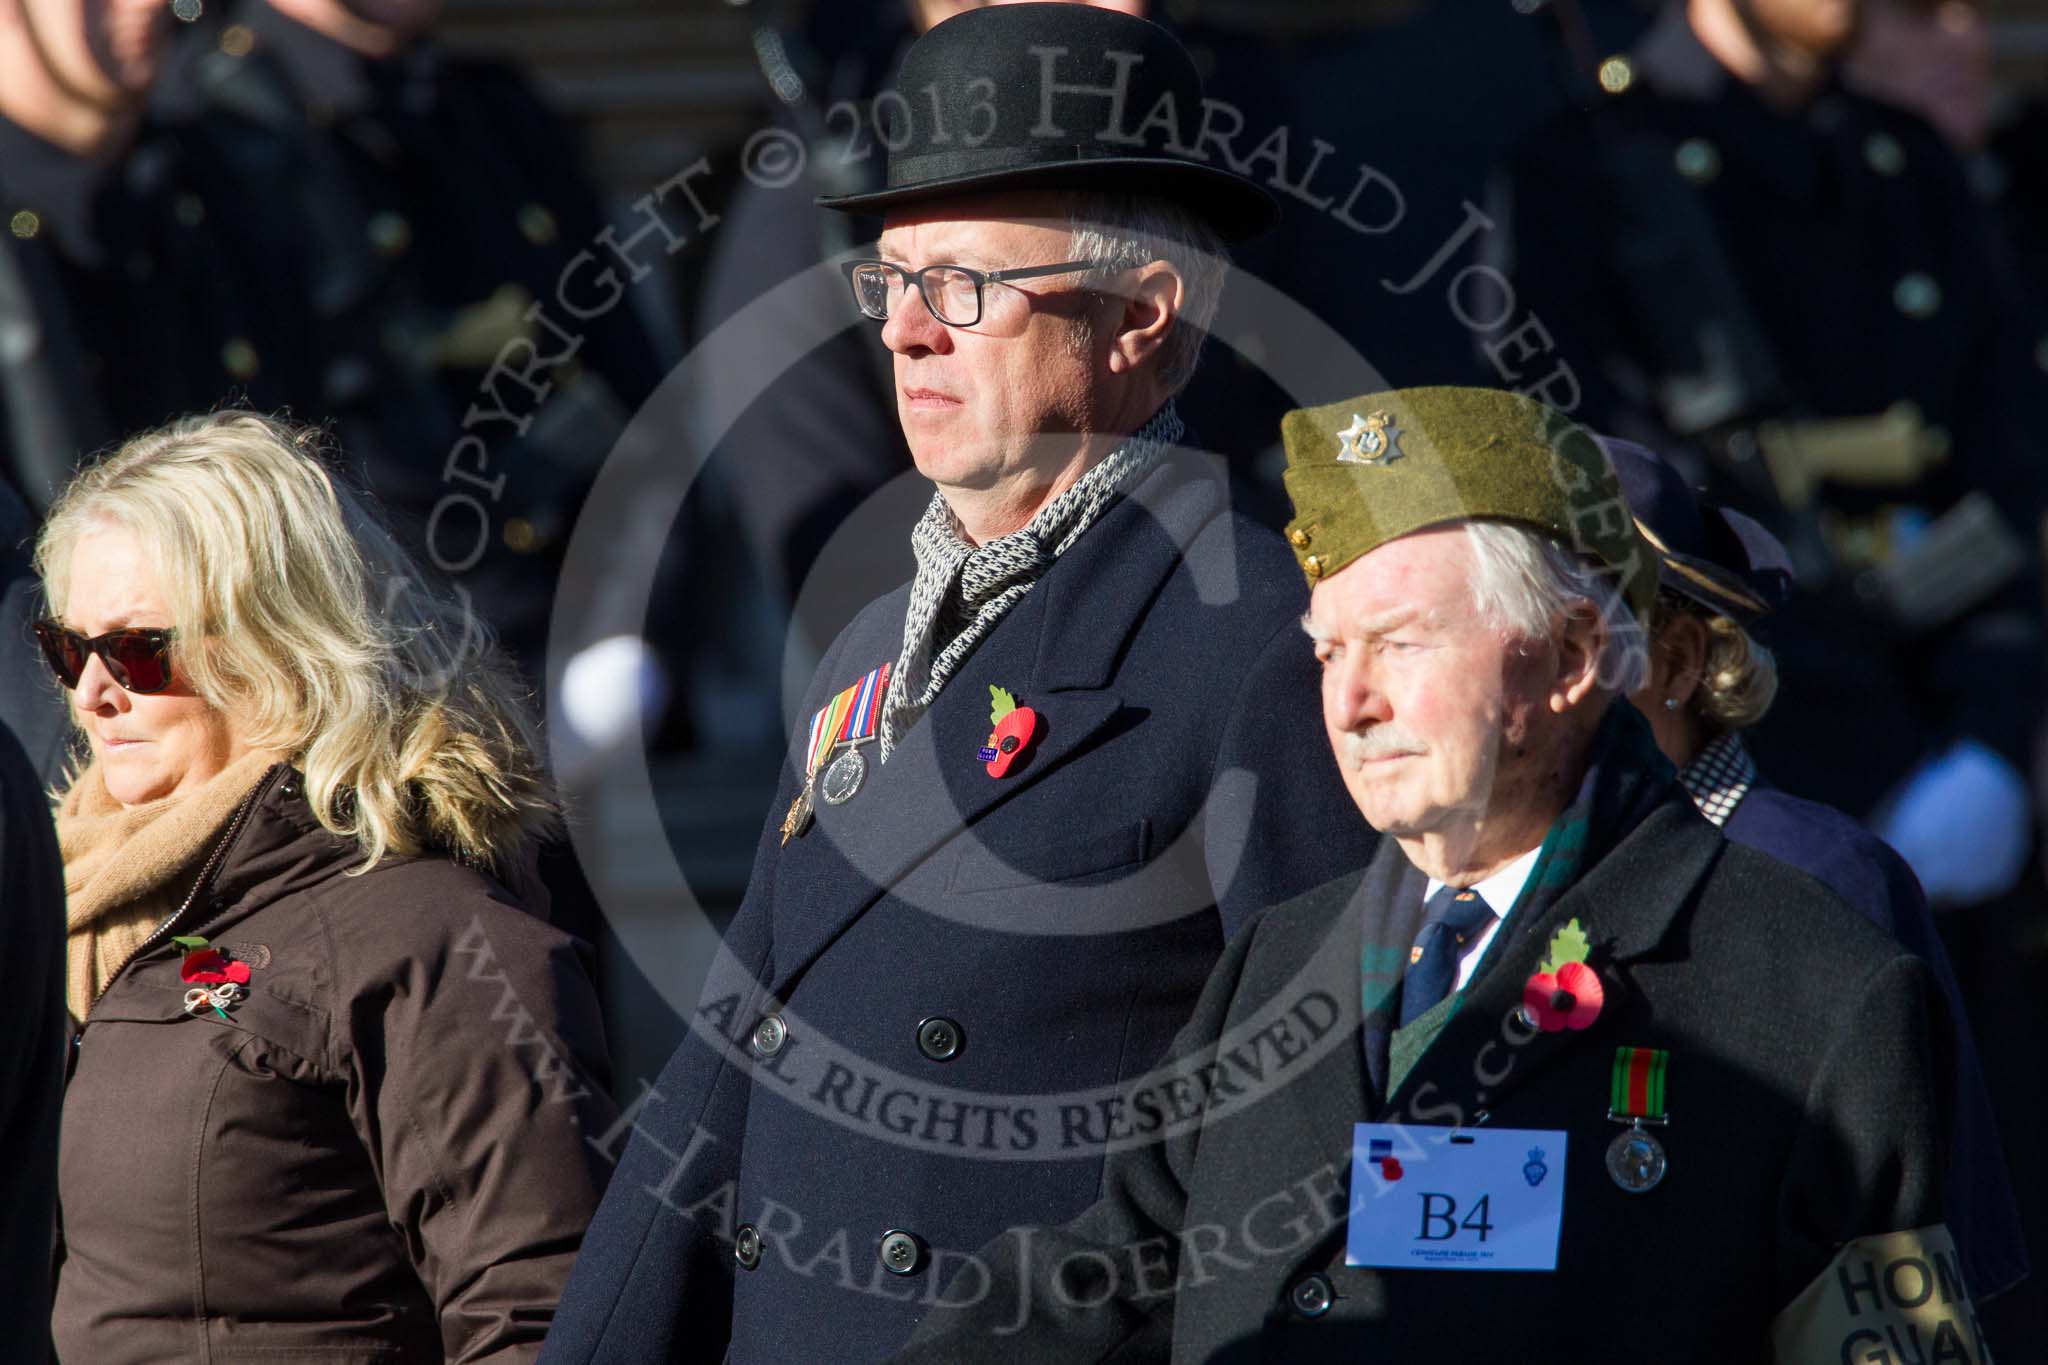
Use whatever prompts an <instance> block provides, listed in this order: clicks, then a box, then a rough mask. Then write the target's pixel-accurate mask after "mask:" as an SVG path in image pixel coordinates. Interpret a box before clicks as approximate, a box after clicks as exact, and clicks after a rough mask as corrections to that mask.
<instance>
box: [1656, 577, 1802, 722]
mask: <svg viewBox="0 0 2048 1365" xmlns="http://www.w3.org/2000/svg"><path fill="white" fill-rule="evenodd" d="M1681 612H1683V613H1685V614H1686V615H1688V616H1693V617H1696V618H1698V619H1699V621H1700V622H1701V623H1702V624H1704V625H1705V626H1706V628H1707V655H1706V661H1705V663H1704V664H1703V665H1702V666H1701V668H1700V685H1699V690H1698V691H1697V692H1695V693H1694V694H1693V699H1692V707H1693V709H1694V710H1696V711H1698V712H1699V713H1700V715H1701V717H1702V718H1703V719H1705V720H1706V721H1707V722H1708V723H1709V724H1710V725H1712V726H1714V727H1715V728H1716V729H1717V730H1721V731H1738V730H1747V729H1749V728H1750V727H1751V726H1753V725H1755V724H1756V723H1757V722H1758V721H1760V720H1762V719H1763V718H1764V715H1765V714H1766V713H1767V712H1768V711H1769V710H1770V709H1771V703H1772V702H1774V701H1776V700H1777V697H1778V661H1777V660H1776V659H1774V658H1772V657H1771V651H1769V650H1768V649H1765V648H1764V647H1763V646H1762V645H1760V644H1758V643H1757V642H1756V641H1755V640H1754V639H1753V638H1751V636H1750V633H1749V632H1748V631H1746V630H1744V629H1743V628H1742V624H1741V623H1740V622H1738V621H1736V620H1735V619H1734V618H1732V617H1728V616H1723V615H1721V614H1719V613H1718V612H1712V611H1708V610H1705V609H1704V608H1701V607H1696V606H1694V605H1692V604H1691V603H1689V602H1684V601H1679V600H1676V599H1674V598H1672V597H1670V596H1669V595H1667V594H1665V593H1661V592H1660V593H1658V594H1657V603H1656V606H1655V607H1654V608H1653V609H1652V610H1651V613H1650V619H1651V623H1652V624H1651V629H1650V637H1651V639H1652V640H1653V641H1654V640H1655V639H1656V638H1657V637H1658V636H1660V635H1662V634H1663V633H1664V627H1665V625H1666V624H1668V623H1669V622H1670V620H1671V618H1672V617H1674V616H1676V615H1678V614H1679V613H1681ZM1653 647H1654V646H1653Z"/></svg>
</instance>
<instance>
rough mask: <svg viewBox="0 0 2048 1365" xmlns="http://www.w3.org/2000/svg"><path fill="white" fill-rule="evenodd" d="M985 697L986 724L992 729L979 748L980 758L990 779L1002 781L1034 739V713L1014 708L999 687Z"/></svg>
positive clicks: (1012, 700)
mask: <svg viewBox="0 0 2048 1365" xmlns="http://www.w3.org/2000/svg"><path fill="white" fill-rule="evenodd" d="M988 694H989V709H988V723H989V724H990V725H992V726H994V727H995V728H994V729H993V730H990V731H989V735H988V743H986V744H984V745H982V746H981V751H980V758H981V761H982V762H983V763H985V764H987V765H988V775H989V776H990V777H1003V776H1005V775H1007V774H1008V773H1009V771H1010V765H1011V764H1013V763H1015V762H1016V761H1017V760H1018V759H1019V758H1021V757H1023V754H1024V751H1025V750H1026V749H1027V748H1029V747H1030V746H1031V741H1032V740H1034V739H1036V738H1037V737H1038V713H1037V712H1036V711H1034V710H1032V709H1031V708H1030V707H1028V706H1019V705H1017V698H1016V697H1015V696H1013V695H1012V694H1010V693H1009V692H1006V691H1004V690H1003V689H1002V688H1000V687H995V686H991V687H990V688H989V689H988Z"/></svg>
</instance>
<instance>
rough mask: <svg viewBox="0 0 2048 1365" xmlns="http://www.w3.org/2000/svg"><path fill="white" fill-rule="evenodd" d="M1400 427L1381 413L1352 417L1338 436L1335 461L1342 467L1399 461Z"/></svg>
mask: <svg viewBox="0 0 2048 1365" xmlns="http://www.w3.org/2000/svg"><path fill="white" fill-rule="evenodd" d="M1400 438H1401V432H1400V428H1398V427H1396V426H1395V425H1394V419H1393V418H1391V417H1389V416H1387V414H1386V413H1384V412H1376V413H1374V414H1373V415H1372V416H1370V417H1360V416H1359V415H1358V414H1357V413H1355V412H1354V413H1352V414H1351V425H1350V426H1348V427H1346V428H1344V430H1342V431H1340V432H1338V433H1337V443H1338V444H1337V459H1338V460H1339V461H1340V462H1342V463H1344V464H1388V463H1390V462H1392V461H1394V460H1398V459H1400V458H1401V445H1400Z"/></svg>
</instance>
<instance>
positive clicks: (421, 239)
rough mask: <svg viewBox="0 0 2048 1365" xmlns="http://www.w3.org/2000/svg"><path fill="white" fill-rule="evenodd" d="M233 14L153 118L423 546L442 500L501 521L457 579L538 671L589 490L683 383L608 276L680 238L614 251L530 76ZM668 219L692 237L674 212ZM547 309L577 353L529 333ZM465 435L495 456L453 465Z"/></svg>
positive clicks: (350, 440) (455, 519) (491, 522)
mask: <svg viewBox="0 0 2048 1365" xmlns="http://www.w3.org/2000/svg"><path fill="white" fill-rule="evenodd" d="M234 17H235V19H236V21H237V22H236V23H235V24H233V25H232V26H230V27H229V28H227V29H224V30H223V31H222V34H221V37H220V40H219V42H218V43H217V44H210V45H204V46H201V45H197V44H195V45H192V46H190V47H188V48H187V49H185V50H184V51H182V52H181V54H180V58H181V60H180V61H179V63H178V65H176V66H175V67H173V68H172V69H170V70H169V71H167V72H166V75H165V79H164V81H163V82H162V84H161V86H160V88H159V91H158V94H157V99H156V108H157V109H158V110H159V111H160V113H161V117H162V118H163V120H164V121H165V123H166V124H168V125H170V126H172V127H174V128H175V129H176V130H177V133H178V135H179V137H180V139H181V140H182V142H183V143H184V145H185V146H186V147H187V149H188V154H189V155H190V157H191V158H192V160H193V163H194V164H195V166H199V167H204V168H205V169H206V170H207V171H208V173H209V176H208V180H207V182H206V184H205V185H204V187H203V194H204V197H205V201H206V204H207V207H208V211H209V212H211V213H213V214H216V215H220V216H222V217H223V218H224V220H226V221H227V222H229V223H231V224H232V225H233V227H234V230H235V232H236V234H237V240H238V241H239V243H240V244H241V246H242V250H243V269H244V271H245V273H246V275H247V276H248V277H249V278H251V279H252V280H260V281H262V282H263V283H264V285H265V286H266V287H267V288H268V289H270V290H272V291H274V292H275V293H276V294H277V295H278V296H279V297H280V298H281V299H283V300H284V302H285V304H286V306H288V307H289V308H290V309H291V310H292V316H293V319H294V326H293V328H292V329H291V330H290V331H288V332H286V333H284V334H283V335H281V336H280V337H278V338H277V342H276V344H278V345H279V346H282V347H285V348H286V349H288V350H289V351H290V352H291V355H290V357H289V359H288V361H286V362H282V363H287V364H288V365H289V367H290V369H291V371H292V373H293V374H294V375H295V377H296V388H295V390H294V392H293V393H292V395H291V397H292V401H293V405H294V407H295V409H296V412H297V415H299V416H300V417H302V418H306V419H311V420H320V421H332V422H334V423H335V424H336V425H337V428H338V431H339V434H340V437H341V439H342V443H343V447H344V449H345V450H346V452H347V453H348V455H349V457H350V458H351V459H352V460H354V461H356V462H357V463H359V464H360V465H361V466H362V467H363V468H364V469H365V471H366V473H367V474H368V476H369V482H370V485H371V488H372V490H373V491H374V492H375V493H376V494H377V495H378V497H379V498H380V499H381V500H382V501H383V502H384V503H385V504H386V505H387V506H388V507H390V508H392V509H393V510H394V512H395V513H396V519H397V520H398V522H399V523H400V529H401V530H402V531H404V532H406V533H408V535H409V537H410V543H412V544H414V545H415V546H418V545H419V544H420V542H421V539H422V537H424V536H426V535H427V534H428V529H429V528H428V522H429V519H430V517H431V516H432V515H433V513H434V509H435V508H436V507H437V505H439V504H440V502H441V501H442V500H443V499H444V498H445V497H447V496H448V495H450V494H454V493H460V494H463V495H466V496H469V497H472V498H474V499H476V500H477V501H479V502H480V503H484V504H488V505H489V508H490V514H489V516H488V518H487V523H488V524H487V526H486V528H485V539H484V544H483V547H482V549H481V550H480V551H478V553H480V554H481V560H480V562H477V563H475V564H474V565H473V566H472V567H471V568H470V569H468V570H465V571H464V573H463V575H462V583H463V585H464V586H465V588H466V589H468V590H469V591H471V592H472V593H474V594H475V595H476V596H477V597H478V599H479V602H480V605H481V606H482V608H483V611H484V614H485V615H486V616H487V617H489V618H490V619H491V620H492V622H493V623H494V624H495V625H497V626H498V627H499V628H500V630H501V632H502V633H503V634H504V636H505V637H506V640H507V643H508V644H510V645H512V646H513V647H514V648H515V650H516V651H518V652H519V653H521V654H522V656H524V657H525V658H527V659H528V660H534V659H537V657H538V654H539V651H540V648H541V644H542V640H543V637H544V632H545V626H546V617H547V611H548V609H549V608H550V606H551V605H552V602H553V600H554V594H553V589H554V587H555V583H554V579H555V576H556V574H555V570H556V568H557V567H558V562H559V555H560V553H561V550H562V547H563V545H564V543H565V542H566V539H567V536H568V531H569V528H570V526H572V525H573V524H574V518H575V515H576V512H577V510H578V508H579V506H580V504H581V500H582V496H583V494H584V492H585V491H586V489H587V487H588V482H589V479H590V478H591V476H592V475H593V474H594V472H595V470H596V468H597V467H598V465H599V464H600V463H601V461H602V460H603V458H604V456H605V455H606V454H608V453H609V452H610V450H611V448H612V445H613V443H614V442H615V441H616V439H617V437H618V435H619V433H620V431H621V430H622V429H623V426H624V423H625V420H626V419H627V418H628V417H629V416H630V415H631V414H632V412H633V411H634V410H635V409H637V408H638V406H639V405H640V404H641V403H642V402H643V401H644V400H645V399H646V397H647V395H648V394H649V393H650V392H652V390H653V388H654V386H655V384H657V383H658V382H660V379H661V376H662V373H663V371H664V369H665V366H664V364H663V362H662V358H661V354H660V351H659V349H658V348H657V346H656V344H655V343H654V342H653V341H652V340H651V339H650V338H649V337H648V335H647V332H646V331H645V329H644V328H642V326H641V325H640V323H639V321H638V316H639V315H638V313H637V311H636V305H635V302H634V299H633V297H632V293H631V292H630V290H629V291H628V292H626V293H624V294H622V295H620V296H618V297H617V298H616V299H613V297H612V294H611V292H610V287H609V286H608V285H607V283H606V280H607V279H612V280H614V281H615V282H617V283H620V284H624V283H626V282H627V281H628V280H629V277H631V276H632V275H633V274H634V272H635V271H636V270H638V269H639V268H640V266H641V265H651V264H654V263H656V262H657V261H658V260H659V258H660V257H661V256H662V254H663V248H664V246H665V242H664V241H662V240H661V239H659V237H658V236H657V239H656V240H655V241H652V242H642V243H641V244H640V246H639V248H638V249H637V250H635V251H633V252H632V253H630V256H631V260H632V262H633V264H631V265H628V264H626V263H624V262H622V261H620V260H618V259H617V257H616V254H615V253H614V252H612V251H611V250H610V249H608V248H607V247H605V246H604V245H602V244H601V243H600V242H599V240H598V239H599V235H600V231H601V229H602V228H603V227H604V226H605V224H606V218H605V215H604V213H603V211H602V208H601V206H600V204H599V201H598V196H597V193H596V191H595V190H594V189H593V188H592V187H591V185H590V184H589V182H588V181H587V180H586V179H585V177H584V175H583V170H582V167H583V163H584V159H585V158H584V152H583V148H582V146H581V143H580V139H579V138H578V137H577V136H576V134H575V132H574V131H573V130H572V128H571V127H570V126H569V125H568V124H567V123H565V122H564V120H562V119H561V118H560V117H558V116H557V115H556V114H555V113H554V112H553V111H551V110H550V109H548V108H547V107H546V106H545V105H544V104H543V103H542V102H541V100H540V99H539V97H538V96H537V95H536V94H535V92H534V91H533V89H532V87H531V86H530V85H529V84H528V82H527V81H526V80H525V78H524V77H522V76H521V75H520V74H519V73H518V72H517V71H516V70H514V69H513V68H512V67H510V66H507V65H505V64H504V63H501V62H495V61H489V60H484V59H480V58H472V57H468V56H461V55H456V54H453V53H450V52H447V51H445V50H443V49H442V48H440V47H439V46H438V45H436V44H434V43H432V42H431V41H424V42H421V43H418V44H416V45H414V46H413V47H412V48H410V49H409V50H407V51H405V52H402V53H400V54H398V55H397V56H394V57H391V58H389V59H385V60H372V59H369V58H366V57H363V56H361V55H360V54H358V53H355V52H353V51H352V50H350V49H348V48H347V47H345V46H343V45H342V44H340V43H338V42H335V41H334V40H332V39H330V38H328V37H326V36H325V35H323V34H320V33H317V32H315V31H314V30H312V29H310V28H307V27H306V26H304V25H302V24H300V23H298V22H296V21H295V20H292V19H290V18H288V17H286V16H285V15H283V14H281V13H279V12H278V11H277V10H275V9H274V8H272V7H271V6H270V5H268V4H265V3H261V0H250V3H246V4H243V5H242V6H240V8H239V9H238V10H237V11H236V12H235V15H234ZM666 216H667V217H668V218H670V219H672V220H673V221H674V222H675V223H676V224H677V227H678V230H680V228H681V226H682V225H683V224H686V223H689V222H691V221H693V220H692V219H691V217H690V215H689V211H688V210H687V209H686V208H679V207H677V205H676V204H675V203H671V204H669V205H668V207H667V209H666ZM640 226H644V224H635V225H632V226H628V227H625V228H622V229H621V230H620V232H619V234H618V236H619V239H620V240H622V241H624V240H628V239H630V238H631V236H632V234H633V232H634V231H637V230H638V229H639V227H640ZM586 251H588V252H589V253H590V260H589V261H588V262H586V263H584V267H583V268H579V269H575V270H572V264H573V263H575V262H576V260H577V257H578V254H579V253H581V252H586ZM607 267H609V268H610V269H611V270H612V271H613V272H614V274H613V276H611V277H603V276H602V272H603V271H604V270H605V269H606V268H607ZM648 287H649V288H654V287H656V286H654V285H652V284H650V285H649V286H648ZM563 297H567V298H568V299H569V300H570V301H571V302H572V303H573V305H574V306H575V307H576V308H578V309H580V310H582V311H581V314H580V315H572V314H571V313H570V312H569V311H568V309H567V308H566V307H565V306H564V305H563V303H562V302H561V300H562V298H563ZM535 305H537V306H539V307H540V309H541V310H542V312H543V314H544V317H545V318H546V320H547V322H551V323H553V324H555V325H556V326H558V327H559V328H561V329H562V332H563V333H567V334H568V339H565V337H564V336H563V335H562V334H560V333H556V332H553V331H551V330H549V328H548V326H547V325H546V323H543V322H536V321H533V320H530V319H527V318H526V317H525V316H524V314H525V312H526V310H527V309H528V308H529V307H530V306H535ZM572 341H573V343H574V344H575V347H576V349H575V352H574V355H573V359H568V358H566V352H567V349H568V348H569V347H570V345H571V344H572ZM514 343H522V344H514ZM508 345H509V346H511V347H512V349H511V350H509V351H506V350H505V348H506V347H507V346H508ZM501 357H502V358H503V361H504V364H505V366H506V370H505V371H504V372H500V373H496V374H493V373H492V370H491V367H492V366H493V364H494V363H495V362H497V361H499V360H500V358H501ZM521 374H530V375H531V379H532V385H544V386H546V387H547V391H546V392H545V394H542V393H539V392H536V390H535V389H534V388H533V387H532V386H531V385H529V384H527V383H525V382H524V381H522V380H521V379H520V378H519V377H518V376H519V375H521ZM466 437H468V438H474V441H476V442H480V443H481V445H482V447H483V449H482V451H481V452H479V451H478V449H477V447H476V446H475V445H470V446H468V447H466V448H465V449H464V450H463V451H462V452H460V453H459V454H458V452H457V451H456V446H457V443H458V442H461V441H463V440H464V439H465V438H466ZM451 466H452V467H454V468H455V469H457V470H458V471H459V474H458V475H450V474H449V473H448V472H447V470H448V469H449V468H450V467H451ZM461 475H467V476H468V477H469V479H470V480H471V481H470V482H463V481H462V478H461ZM501 478H502V479H503V480H504V482H503V483H502V484H496V481H497V480H499V479H501ZM494 484H496V486H495V487H494V486H493V485H494ZM446 520H447V522H448V523H449V524H448V525H444V526H442V527H440V528H438V529H437V530H435V531H434V535H436V536H437V537H438V539H437V540H436V541H435V542H434V543H433V544H431V545H430V546H429V547H428V549H429V550H430V552H434V553H435V558H436V562H438V563H446V562H451V561H453V562H462V561H463V560H465V559H466V558H467V556H468V555H469V554H470V553H471V552H472V549H473V547H475V546H476V543H477V531H476V523H475V519H474V517H473V515H472V514H471V513H470V512H468V511H461V512H459V513H457V512H450V513H448V514H447V518H446ZM456 528H459V529H456Z"/></svg>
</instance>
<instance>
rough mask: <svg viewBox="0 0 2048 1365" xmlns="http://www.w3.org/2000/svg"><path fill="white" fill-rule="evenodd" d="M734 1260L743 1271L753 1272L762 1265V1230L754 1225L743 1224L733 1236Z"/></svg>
mask: <svg viewBox="0 0 2048 1365" xmlns="http://www.w3.org/2000/svg"><path fill="white" fill-rule="evenodd" d="M732 1258H733V1260H735V1261H737V1262H739V1267H740V1269H741V1270H752V1269H753V1268H754V1267H755V1266H757V1265H759V1264H761V1229H759V1228H757V1227H755V1226H754V1225H753V1224H752V1223H742V1224H740V1225H739V1227H738V1228H737V1229H735V1230H734V1232H733V1235H732Z"/></svg>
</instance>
